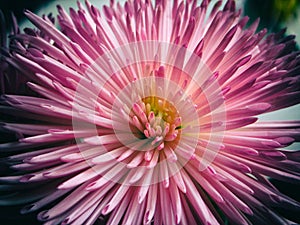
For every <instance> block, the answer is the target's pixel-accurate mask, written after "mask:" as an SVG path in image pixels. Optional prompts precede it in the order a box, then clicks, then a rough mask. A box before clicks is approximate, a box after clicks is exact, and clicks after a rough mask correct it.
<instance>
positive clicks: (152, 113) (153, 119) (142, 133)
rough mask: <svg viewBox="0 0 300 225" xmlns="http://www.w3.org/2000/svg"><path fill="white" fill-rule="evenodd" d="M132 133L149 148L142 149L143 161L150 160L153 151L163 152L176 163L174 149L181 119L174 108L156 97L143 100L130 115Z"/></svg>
mask: <svg viewBox="0 0 300 225" xmlns="http://www.w3.org/2000/svg"><path fill="white" fill-rule="evenodd" d="M130 116H131V119H132V124H131V129H132V132H133V133H134V134H135V135H136V136H137V137H138V138H140V139H148V140H149V142H148V143H151V145H149V147H150V148H144V151H145V150H146V152H145V156H144V158H145V160H146V161H150V160H151V159H152V156H153V153H154V151H161V150H163V151H164V154H165V155H166V157H167V158H168V159H170V160H171V161H174V160H175V161H176V155H175V154H174V151H173V150H174V147H175V146H176V143H177V142H178V139H179V136H180V129H181V122H182V121H181V117H180V115H179V112H178V111H177V110H176V108H175V106H174V105H173V104H172V103H170V102H169V101H167V100H165V99H162V98H160V97H156V96H149V97H146V98H143V99H142V101H141V102H139V103H135V104H134V105H133V107H132V113H131V115H130Z"/></svg>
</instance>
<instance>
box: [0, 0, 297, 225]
mask: <svg viewBox="0 0 300 225" xmlns="http://www.w3.org/2000/svg"><path fill="white" fill-rule="evenodd" d="M220 6H221V1H219V2H218V3H217V4H216V5H215V6H214V7H212V10H210V11H209V10H208V7H209V1H206V0H203V1H202V3H201V4H200V5H198V3H197V1H193V0H191V1H187V2H183V1H177V0H175V1H174V2H173V3H172V2H171V1H166V0H165V1H164V0H162V1H156V3H152V2H151V1H147V0H146V1H143V0H135V1H127V2H126V3H125V5H124V7H123V6H121V5H120V4H116V3H114V1H111V4H110V6H104V7H103V10H102V11H100V10H99V9H97V8H96V7H94V6H92V5H90V3H89V2H88V1H86V7H84V6H83V5H82V4H81V3H78V8H79V9H78V11H75V10H74V9H70V13H69V14H68V13H67V12H66V11H65V10H64V9H63V8H61V7H60V6H58V11H59V15H58V24H59V27H60V29H58V28H57V27H56V26H55V25H54V20H53V18H52V17H51V16H49V17H43V18H40V17H38V16H36V15H34V14H33V13H31V12H29V11H25V14H26V16H27V17H28V19H29V20H30V21H31V22H32V23H33V24H34V25H35V26H36V28H37V29H30V28H27V29H25V33H20V32H19V30H18V27H17V26H16V25H15V26H14V29H13V34H12V35H11V36H10V44H9V47H6V44H5V38H2V39H1V40H2V42H1V43H2V51H1V67H0V69H1V74H0V75H1V92H2V93H3V95H2V98H1V105H0V109H1V116H2V117H1V118H2V119H1V121H2V124H1V127H2V130H6V131H10V132H14V133H15V136H16V138H15V140H11V142H7V143H2V144H0V150H1V154H2V156H3V158H2V162H1V163H2V165H7V166H8V167H7V168H6V171H5V173H6V175H5V176H2V177H0V182H1V185H0V191H1V197H0V204H1V205H14V204H27V205H26V206H24V207H23V208H22V209H21V213H30V212H34V211H35V212H38V216H37V217H38V219H39V220H40V221H43V222H44V224H93V223H94V222H95V221H96V220H97V219H98V218H99V217H103V216H104V218H105V219H106V222H107V224H113V225H114V224H165V225H168V224H189V225H193V224H211V225H215V224H225V223H228V220H229V222H230V223H232V224H289V223H291V221H289V220H288V219H286V218H284V217H283V216H281V215H280V214H279V213H278V211H277V209H278V208H284V209H285V210H291V211H293V210H294V211H296V210H299V203H298V202H296V201H295V200H293V199H291V198H289V197H288V196H286V195H284V194H282V193H280V192H279V191H278V190H277V189H276V188H275V187H274V186H273V185H272V183H271V182H270V181H269V178H275V179H279V180H283V181H287V182H292V183H295V182H299V180H300V164H299V162H300V157H299V152H298V151H296V150H295V151H292V150H286V149H285V147H286V146H288V145H290V144H292V143H294V142H295V141H299V137H300V132H299V127H300V121H268V122H262V121H257V117H256V116H257V115H260V114H262V113H267V112H271V111H275V110H279V109H282V108H285V107H288V106H292V105H295V104H297V103H298V102H299V100H300V99H299V97H298V96H299V83H300V82H299V81H300V79H299V78H300V76H299V75H300V70H299V68H300V54H299V52H296V51H295V50H294V48H295V47H294V45H295V43H294V40H293V37H292V36H287V37H284V36H283V34H284V32H281V33H278V34H270V35H267V36H266V30H262V31H260V32H258V33H255V32H256V27H257V25H258V22H255V23H254V24H252V25H250V26H249V27H248V28H245V26H246V24H247V20H248V18H247V17H241V16H240V14H241V13H240V11H236V9H235V2H234V1H232V0H228V1H227V3H226V4H225V6H224V8H222V9H220ZM208 11H209V12H208ZM2 133H3V131H2Z"/></svg>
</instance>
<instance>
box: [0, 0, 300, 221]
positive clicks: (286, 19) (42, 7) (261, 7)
mask: <svg viewBox="0 0 300 225" xmlns="http://www.w3.org/2000/svg"><path fill="white" fill-rule="evenodd" d="M81 1H82V2H84V0H81ZM212 1H216V0H212ZM90 2H91V3H92V4H94V5H96V6H98V7H101V5H103V4H108V3H109V0H90ZM121 2H124V0H121ZM236 2H237V7H238V8H242V10H243V14H244V15H248V16H249V17H250V23H251V22H253V21H254V20H255V19H256V18H257V17H260V26H259V29H262V28H267V29H268V30H269V32H276V31H279V30H281V29H282V28H287V34H295V35H296V40H297V43H298V47H299V46H300V45H299V44H300V1H299V0H263V1H262V0H236ZM57 4H60V5H62V6H63V7H65V8H66V9H68V8H70V7H75V8H76V0H31V1H24V0H0V9H1V10H2V12H3V15H4V19H5V21H6V24H5V29H3V28H4V27H1V29H0V30H1V32H5V30H6V32H8V33H9V31H10V27H11V13H12V12H13V13H14V14H15V16H16V18H17V20H18V23H19V24H20V27H21V28H24V27H27V26H29V27H32V25H31V24H30V23H29V22H28V21H27V20H26V18H25V17H24V15H23V10H24V9H29V10H30V11H33V12H35V13H36V14H38V15H43V14H46V15H47V14H49V13H50V12H52V13H53V14H54V15H56V11H57V10H56V5H57ZM299 97H300V96H299ZM260 119H263V120H274V119H289V120H293V119H300V105H298V106H294V107H290V108H287V109H285V110H281V111H280V112H275V113H269V114H267V115H264V116H261V117H260ZM292 149H300V144H297V145H294V146H292ZM272 182H273V184H274V185H275V186H277V187H278V189H279V190H280V191H282V192H283V193H285V194H287V195H289V196H291V197H292V198H295V199H297V200H298V201H300V186H299V185H294V184H293V185H291V184H289V183H283V182H279V181H276V180H273V181H272ZM19 210H20V206H14V207H0V224H3V225H14V224H16V225H24V224H26V225H34V224H39V223H37V222H36V215H35V214H29V215H25V216H24V215H20V214H19ZM283 214H284V215H285V216H286V217H288V218H291V219H293V220H296V221H297V222H298V224H300V215H299V213H295V212H283ZM100 223H101V222H100ZM100 223H99V224H100Z"/></svg>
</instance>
